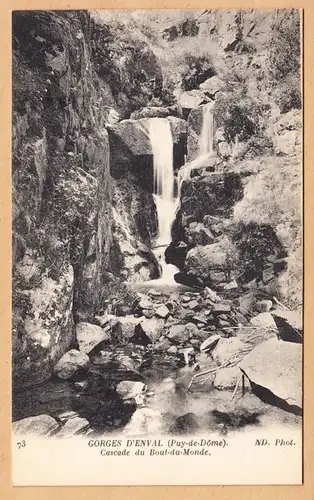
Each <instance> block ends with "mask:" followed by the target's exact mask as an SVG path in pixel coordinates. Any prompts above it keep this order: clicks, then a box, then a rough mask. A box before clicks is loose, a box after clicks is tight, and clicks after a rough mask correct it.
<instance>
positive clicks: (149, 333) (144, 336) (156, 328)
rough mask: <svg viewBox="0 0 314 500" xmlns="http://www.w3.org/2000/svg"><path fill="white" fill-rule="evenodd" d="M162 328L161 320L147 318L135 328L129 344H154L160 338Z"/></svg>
mask: <svg viewBox="0 0 314 500" xmlns="http://www.w3.org/2000/svg"><path fill="white" fill-rule="evenodd" d="M163 328H164V321H163V320H162V319H161V318H147V319H144V321H142V322H141V323H139V324H138V325H136V326H135V333H134V335H133V336H132V337H131V338H130V342H131V343H133V344H139V345H144V346H145V345H148V344H151V343H154V342H156V341H157V340H158V338H159V337H160V336H161V334H162V331H163Z"/></svg>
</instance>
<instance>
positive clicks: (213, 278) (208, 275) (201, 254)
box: [185, 237, 237, 285]
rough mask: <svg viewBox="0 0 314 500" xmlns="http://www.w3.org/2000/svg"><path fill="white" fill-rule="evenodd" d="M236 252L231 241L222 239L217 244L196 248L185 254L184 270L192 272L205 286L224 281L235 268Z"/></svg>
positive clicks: (225, 238)
mask: <svg viewBox="0 0 314 500" xmlns="http://www.w3.org/2000/svg"><path fill="white" fill-rule="evenodd" d="M236 262H237V252H236V249H235V248H234V245H233V244H232V243H231V241H230V240H229V239H228V238H227V237H224V238H222V239H221V240H220V241H218V242H217V243H213V244H211V245H205V246H196V247H195V248H192V249H191V250H189V252H188V253H187V256H186V259H185V270H186V271H191V270H194V271H195V273H196V276H197V277H199V278H201V279H202V280H203V281H204V282H205V283H206V284H209V285H210V284H211V283H213V284H215V283H221V282H222V281H226V278H228V277H229V275H230V273H231V271H232V270H233V269H234V268H235V267H236Z"/></svg>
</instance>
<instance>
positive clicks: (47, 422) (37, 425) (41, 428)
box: [12, 415, 59, 436]
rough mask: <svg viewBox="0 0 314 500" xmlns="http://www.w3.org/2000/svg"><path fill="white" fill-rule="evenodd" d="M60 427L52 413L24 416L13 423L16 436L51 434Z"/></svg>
mask: <svg viewBox="0 0 314 500" xmlns="http://www.w3.org/2000/svg"><path fill="white" fill-rule="evenodd" d="M58 428H59V424H58V422H57V421H56V420H55V419H54V418H52V417H50V415H37V416H36V417H28V418H23V419H22V420H18V421H16V422H13V424H12V430H13V434H15V435H16V436H27V435H30V436H49V435H50V434H51V433H52V432H54V431H56V430H57V429H58Z"/></svg>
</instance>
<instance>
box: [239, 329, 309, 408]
mask: <svg viewBox="0 0 314 500" xmlns="http://www.w3.org/2000/svg"><path fill="white" fill-rule="evenodd" d="M239 366H240V369H241V370H242V372H243V373H244V374H245V375H246V377H247V378H248V379H249V381H250V384H251V387H252V391H253V392H254V394H256V395H257V396H258V397H259V398H260V399H261V400H262V401H264V402H265V403H268V404H271V405H275V406H278V407H279V408H281V409H283V410H285V411H288V412H291V413H295V414H297V415H301V414H302V345H301V344H296V343H292V342H283V341H281V340H278V339H277V338H272V339H270V340H267V341H266V342H263V343H261V344H259V345H258V346H257V347H255V348H254V349H253V350H252V351H251V352H250V353H249V354H247V355H246V356H245V357H244V359H243V360H242V361H241V363H240V365H239Z"/></svg>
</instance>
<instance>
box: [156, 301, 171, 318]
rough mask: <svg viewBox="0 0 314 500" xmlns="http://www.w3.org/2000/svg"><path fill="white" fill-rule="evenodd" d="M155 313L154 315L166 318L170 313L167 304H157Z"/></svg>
mask: <svg viewBox="0 0 314 500" xmlns="http://www.w3.org/2000/svg"><path fill="white" fill-rule="evenodd" d="M155 314H156V316H158V317H159V318H163V319H166V318H167V317H168V316H169V314H170V311H169V309H168V307H167V306H165V305H164V304H163V305H161V306H159V307H158V308H157V309H156V311H155Z"/></svg>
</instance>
